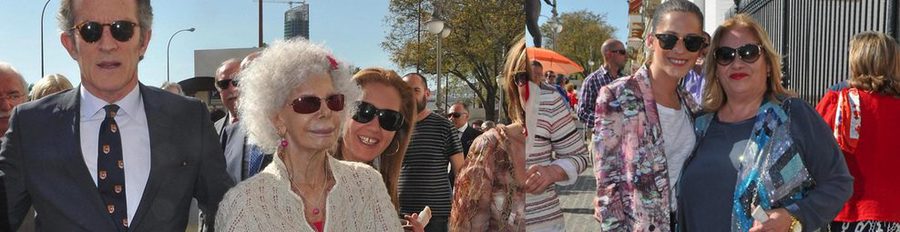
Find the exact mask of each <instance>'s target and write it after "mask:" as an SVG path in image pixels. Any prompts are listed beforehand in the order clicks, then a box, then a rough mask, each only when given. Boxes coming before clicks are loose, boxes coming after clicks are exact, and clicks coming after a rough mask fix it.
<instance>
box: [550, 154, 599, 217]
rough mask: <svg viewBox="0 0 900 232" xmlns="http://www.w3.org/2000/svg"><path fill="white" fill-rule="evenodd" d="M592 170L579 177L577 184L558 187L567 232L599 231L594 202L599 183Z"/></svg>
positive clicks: (587, 170) (589, 169)
mask: <svg viewBox="0 0 900 232" xmlns="http://www.w3.org/2000/svg"><path fill="white" fill-rule="evenodd" d="M592 170H593V169H591V168H588V169H586V170H584V172H582V173H581V175H579V176H578V180H577V181H576V182H575V184H572V185H569V186H557V187H556V190H557V193H558V194H559V201H560V204H561V205H562V211H563V215H564V217H565V219H566V231H579V232H580V231H599V229H600V224H599V223H597V220H595V219H594V207H593V205H592V201H593V200H594V196H596V195H597V182H596V181H595V179H594V175H593V173H592Z"/></svg>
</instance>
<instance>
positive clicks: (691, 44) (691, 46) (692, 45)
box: [654, 34, 707, 52]
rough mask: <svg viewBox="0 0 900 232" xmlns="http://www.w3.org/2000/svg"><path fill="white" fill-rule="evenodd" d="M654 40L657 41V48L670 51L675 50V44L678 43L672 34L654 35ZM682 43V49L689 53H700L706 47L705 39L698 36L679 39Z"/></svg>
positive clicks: (676, 37) (675, 36)
mask: <svg viewBox="0 0 900 232" xmlns="http://www.w3.org/2000/svg"><path fill="white" fill-rule="evenodd" d="M654 36H656V39H657V40H659V42H660V43H659V46H660V47H662V49H665V50H672V48H675V44H676V43H678V36H677V35H673V34H655V35H654ZM681 40H682V41H684V48H685V49H687V50H688V51H689V52H697V51H700V49H701V48H703V47H706V45H707V44H706V38H704V37H703V36H699V35H688V36H685V37H683V38H681Z"/></svg>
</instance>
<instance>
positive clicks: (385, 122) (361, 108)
mask: <svg viewBox="0 0 900 232" xmlns="http://www.w3.org/2000/svg"><path fill="white" fill-rule="evenodd" d="M376 116H377V117H378V124H379V125H381V129H384V130H386V131H397V130H399V129H400V126H402V125H403V115H402V114H400V112H397V111H394V110H388V109H378V108H376V107H375V106H374V105H372V104H370V103H368V102H364V101H358V102H357V104H356V114H353V121H356V122H359V123H369V122H371V121H372V119H375V117H376Z"/></svg>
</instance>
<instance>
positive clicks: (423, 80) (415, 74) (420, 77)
mask: <svg viewBox="0 0 900 232" xmlns="http://www.w3.org/2000/svg"><path fill="white" fill-rule="evenodd" d="M410 76H417V77H419V79H422V84H424V85H425V89H428V79H425V76H422V74H419V73H417V72H411V73H407V74H406V75H403V77H410Z"/></svg>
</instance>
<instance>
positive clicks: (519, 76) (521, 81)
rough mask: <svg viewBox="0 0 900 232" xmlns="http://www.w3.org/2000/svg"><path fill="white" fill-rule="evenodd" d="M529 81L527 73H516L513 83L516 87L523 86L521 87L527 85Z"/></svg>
mask: <svg viewBox="0 0 900 232" xmlns="http://www.w3.org/2000/svg"><path fill="white" fill-rule="evenodd" d="M530 79H531V78H529V75H528V73H527V72H520V73H516V76H515V79H514V80H513V81H515V82H516V85H517V86H523V85H526V84H528V81H531V80H530Z"/></svg>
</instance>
